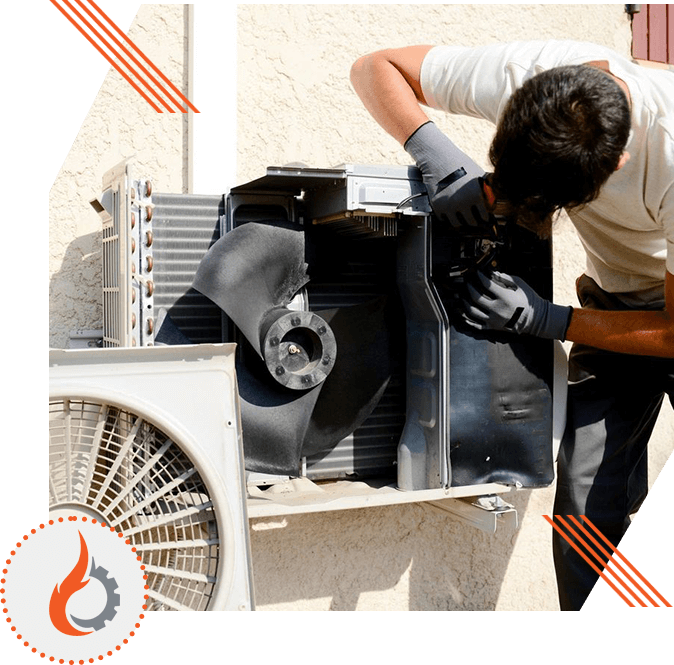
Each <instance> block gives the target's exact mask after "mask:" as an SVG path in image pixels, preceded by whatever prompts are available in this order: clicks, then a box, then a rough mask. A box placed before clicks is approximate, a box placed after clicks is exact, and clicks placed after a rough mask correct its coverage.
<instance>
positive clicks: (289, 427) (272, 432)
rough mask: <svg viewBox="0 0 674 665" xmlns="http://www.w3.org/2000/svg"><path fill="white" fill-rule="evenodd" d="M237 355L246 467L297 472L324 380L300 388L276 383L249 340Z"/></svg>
mask: <svg viewBox="0 0 674 665" xmlns="http://www.w3.org/2000/svg"><path fill="white" fill-rule="evenodd" d="M242 346H243V348H241V349H240V353H239V355H238V357H237V364H236V375H237V384H238V386H239V397H240V403H241V425H242V432H243V449H244V459H245V467H246V469H247V470H248V471H256V472H259V473H270V474H277V475H284V476H298V475H299V473H300V463H301V458H302V442H303V440H304V436H305V432H306V430H307V427H308V426H309V419H310V418H311V414H312V413H313V410H314V407H315V406H316V401H317V400H318V396H319V394H320V392H321V389H322V388H323V385H324V384H323V383H321V384H319V385H317V386H315V387H313V388H311V389H310V390H306V391H303V392H298V391H294V390H288V389H286V388H283V387H282V386H279V385H278V384H276V383H274V382H273V381H272V380H271V379H270V377H269V375H268V374H267V373H266V372H265V368H264V366H263V363H262V361H261V360H260V358H259V357H258V356H257V355H256V354H255V353H254V352H253V351H252V349H250V347H248V348H246V346H247V344H244V345H242Z"/></svg>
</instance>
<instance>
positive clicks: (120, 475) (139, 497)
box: [49, 399, 220, 610]
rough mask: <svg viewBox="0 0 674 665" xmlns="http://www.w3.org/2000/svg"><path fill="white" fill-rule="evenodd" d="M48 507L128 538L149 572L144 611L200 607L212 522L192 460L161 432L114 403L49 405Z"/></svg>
mask: <svg viewBox="0 0 674 665" xmlns="http://www.w3.org/2000/svg"><path fill="white" fill-rule="evenodd" d="M49 415H50V419H49V495H50V508H57V507H61V508H72V509H73V510H77V509H78V508H79V509H80V510H83V511H85V512H86V511H90V512H91V513H92V514H95V515H98V516H100V518H101V519H103V520H104V521H105V522H107V523H108V524H110V525H111V526H113V527H115V528H116V529H117V530H118V531H121V532H123V533H124V534H125V535H126V536H128V537H129V538H130V539H131V541H132V543H133V546H134V547H136V549H137V551H138V554H139V556H141V557H142V563H143V564H144V565H145V567H146V572H147V574H148V582H147V583H148V585H149V587H150V589H149V591H148V594H149V596H150V598H149V601H148V609H151V610H206V609H208V605H209V603H210V601H211V598H212V597H213V594H214V590H215V585H216V582H217V570H218V562H219V556H220V547H219V535H218V524H217V520H216V516H215V512H214V510H213V503H212V500H211V497H210V495H209V492H208V490H207V488H206V486H205V484H204V482H203V480H202V478H201V476H200V475H199V473H198V471H197V470H196V468H195V466H194V464H193V463H192V462H191V460H190V459H189V457H188V456H187V455H186V454H185V452H184V451H183V450H181V448H180V447H179V446H178V445H177V444H176V443H175V442H174V441H172V440H171V439H170V438H169V437H168V436H167V435H166V434H165V433H164V432H162V431H161V430H160V429H158V428H157V427H155V426H154V425H153V424H152V423H150V422H147V421H146V420H144V419H143V418H141V417H139V416H138V415H136V414H134V413H132V412H130V411H127V410H124V409H120V408H117V407H115V406H112V405H109V404H105V403H101V402H96V401H87V400H79V399H57V400H53V401H51V402H50V405H49Z"/></svg>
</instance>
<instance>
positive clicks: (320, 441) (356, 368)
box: [302, 297, 404, 456]
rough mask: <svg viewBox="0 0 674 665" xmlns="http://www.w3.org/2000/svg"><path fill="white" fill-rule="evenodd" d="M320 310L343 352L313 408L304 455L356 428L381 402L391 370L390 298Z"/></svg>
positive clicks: (329, 445)
mask: <svg viewBox="0 0 674 665" xmlns="http://www.w3.org/2000/svg"><path fill="white" fill-rule="evenodd" d="M320 314H321V316H322V317H323V318H324V319H325V320H326V321H327V322H328V323H329V324H330V326H331V327H332V330H333V332H334V333H335V339H336V340H337V346H338V348H339V355H338V357H337V360H336V362H335V366H334V368H333V370H332V372H331V373H330V376H329V377H328V378H327V379H326V380H325V383H324V386H323V389H322V391H321V396H320V400H318V401H317V403H316V406H315V408H314V410H313V413H312V414H311V419H310V422H309V427H308V429H307V432H306V435H305V438H304V445H303V446H302V455H303V456H308V455H313V454H315V453H318V452H324V451H327V450H329V449H330V448H332V447H334V446H335V445H336V444H337V443H339V441H341V440H342V439H343V438H344V437H345V436H347V435H348V434H350V433H351V432H353V431H354V430H355V429H357V428H358V427H359V426H360V425H361V424H362V423H363V422H364V421H365V419H366V418H367V417H368V416H369V415H370V414H371V413H372V411H373V410H374V408H375V407H376V406H377V403H378V402H379V400H380V398H381V396H382V394H383V392H384V390H386V386H387V385H388V382H389V380H390V378H391V374H392V372H393V363H392V358H393V357H394V354H395V343H394V338H393V335H392V334H391V331H393V330H395V321H394V319H395V318H396V317H395V310H394V307H393V305H392V303H391V301H390V300H389V299H388V298H385V297H382V298H377V299H376V300H372V301H369V302H366V303H363V304H360V305H353V306H351V307H341V308H337V309H333V310H322V311H321V312H320ZM402 320H404V319H402Z"/></svg>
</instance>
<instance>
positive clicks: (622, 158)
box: [615, 152, 630, 171]
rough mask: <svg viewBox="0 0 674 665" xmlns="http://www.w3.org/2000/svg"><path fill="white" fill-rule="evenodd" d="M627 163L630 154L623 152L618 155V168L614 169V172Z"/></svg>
mask: <svg viewBox="0 0 674 665" xmlns="http://www.w3.org/2000/svg"><path fill="white" fill-rule="evenodd" d="M629 161H630V153H629V152H623V154H622V155H620V161H619V162H618V166H616V167H615V170H616V171H618V170H620V169H621V168H622V167H623V166H625V164H627V162H629Z"/></svg>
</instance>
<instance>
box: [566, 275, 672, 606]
mask: <svg viewBox="0 0 674 665" xmlns="http://www.w3.org/2000/svg"><path fill="white" fill-rule="evenodd" d="M577 290H578V297H579V300H580V303H581V305H582V306H583V307H587V308H590V309H604V310H616V309H620V310H624V309H629V308H628V307H627V306H626V305H625V304H624V302H623V301H622V300H621V299H620V298H619V297H616V296H614V295H612V294H609V293H606V292H605V291H603V290H602V289H600V288H599V287H598V286H597V284H596V283H595V282H594V281H593V280H592V279H590V278H589V277H587V276H586V275H583V276H582V277H581V278H580V279H579V280H578V282H577ZM658 307H661V303H659V304H658ZM665 395H669V400H670V402H671V403H672V405H674V360H669V359H661V358H651V357H644V356H631V355H630V356H628V355H623V354H616V353H609V352H606V351H600V350H598V349H593V348H590V347H587V346H582V345H578V344H576V345H574V346H573V348H572V350H571V354H570V357H569V395H568V406H567V425H566V431H565V433H564V437H563V439H562V443H561V446H560V451H559V460H558V468H557V473H558V476H557V493H556V496H555V507H554V514H555V515H563V516H565V515H574V516H575V517H576V518H579V516H580V515H586V516H587V517H589V519H590V520H591V521H592V523H593V524H594V525H595V526H596V527H597V528H598V529H599V530H600V531H601V532H602V533H603V534H604V535H605V536H606V537H607V538H608V539H609V540H610V541H611V542H612V543H613V545H614V546H617V545H618V543H619V542H620V539H621V537H622V536H623V534H624V533H625V531H626V530H627V527H628V526H629V523H630V515H631V514H632V513H634V512H636V511H637V510H638V508H639V506H640V505H641V502H642V501H643V500H644V498H645V497H646V494H647V492H648V466H647V462H648V455H647V444H648V440H649V438H650V436H651V433H652V431H653V426H654V425H655V421H656V419H657V417H658V413H659V411H660V407H661V405H662V402H663V399H664V396H665ZM565 519H566V518H565ZM567 521H568V520H567ZM581 549H583V548H582V547H581ZM605 549H608V548H605ZM583 551H585V550H583ZM585 553H586V554H587V552H585ZM600 554H601V553H600ZM553 555H554V561H555V571H556V574H557V588H558V593H559V602H560V608H561V609H562V610H579V609H580V608H581V607H582V606H583V603H584V602H585V599H586V598H587V596H588V595H589V593H590V591H591V590H592V587H593V586H594V584H595V582H596V581H597V579H598V575H597V574H596V572H595V571H594V570H593V569H592V568H591V567H590V566H589V565H588V563H587V562H586V561H584V560H583V558H582V557H581V556H580V555H579V554H578V553H577V552H576V551H575V550H574V549H573V548H572V547H571V546H570V545H569V544H568V543H567V541H566V540H565V539H564V538H563V537H561V536H560V535H559V534H558V533H557V532H556V531H553ZM601 556H602V559H605V557H604V556H603V555H601ZM589 558H590V559H591V560H592V561H593V562H594V563H595V565H597V566H598V567H599V568H600V569H601V568H602V567H603V566H602V565H600V564H599V563H598V562H597V561H596V560H595V559H594V558H593V557H592V556H590V557H589Z"/></svg>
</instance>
